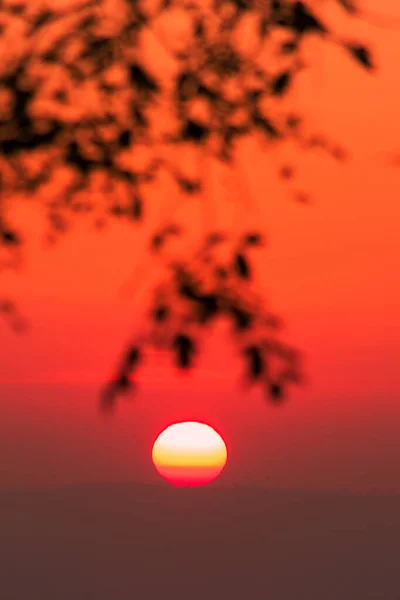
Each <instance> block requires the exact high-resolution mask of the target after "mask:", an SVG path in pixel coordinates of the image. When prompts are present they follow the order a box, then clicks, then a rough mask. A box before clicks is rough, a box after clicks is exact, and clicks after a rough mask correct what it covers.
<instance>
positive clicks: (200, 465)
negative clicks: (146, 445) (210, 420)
mask: <svg viewBox="0 0 400 600" xmlns="http://www.w3.org/2000/svg"><path fill="white" fill-rule="evenodd" d="M152 458H153V463H154V466H155V468H156V469H157V471H158V472H159V474H160V475H161V476H162V477H164V479H166V480H167V481H169V482H170V483H172V484H174V485H180V486H197V485H205V484H207V483H210V482H211V481H213V480H214V479H215V478H216V477H218V475H219V474H220V473H221V471H222V470H223V468H224V467H225V464H226V460H227V451H226V445H225V442H224V440H223V439H222V437H221V436H220V435H219V434H218V433H217V432H216V431H215V430H214V429H213V428H212V427H210V426H209V425H205V424H204V423H197V422H195V421H189V422H185V423H175V424H174V425H170V426H169V427H167V428H166V429H164V431H163V432H162V433H161V434H160V435H159V436H158V438H157V439H156V441H155V442H154V446H153V453H152Z"/></svg>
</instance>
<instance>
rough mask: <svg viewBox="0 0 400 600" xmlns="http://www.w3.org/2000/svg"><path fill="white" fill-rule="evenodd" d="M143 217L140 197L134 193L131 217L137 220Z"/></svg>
mask: <svg viewBox="0 0 400 600" xmlns="http://www.w3.org/2000/svg"><path fill="white" fill-rule="evenodd" d="M142 217H143V203H142V199H141V198H140V197H139V196H137V195H135V196H134V197H133V201H132V218H133V219H134V220H135V221H138V220H139V219H141V218H142Z"/></svg>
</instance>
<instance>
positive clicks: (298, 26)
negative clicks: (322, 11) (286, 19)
mask: <svg viewBox="0 0 400 600" xmlns="http://www.w3.org/2000/svg"><path fill="white" fill-rule="evenodd" d="M291 26H292V28H293V29H294V30H295V31H297V33H300V34H304V33H310V32H315V33H326V31H327V30H326V28H325V26H324V25H323V24H322V23H321V21H319V19H317V17H315V16H314V15H313V14H312V12H311V11H310V10H309V7H308V6H306V5H305V4H304V3H303V2H296V3H295V4H294V5H293V12H292V19H291Z"/></svg>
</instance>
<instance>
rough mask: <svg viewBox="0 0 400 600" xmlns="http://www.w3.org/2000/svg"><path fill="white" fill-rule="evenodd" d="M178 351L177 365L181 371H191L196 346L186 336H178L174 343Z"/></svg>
mask: <svg viewBox="0 0 400 600" xmlns="http://www.w3.org/2000/svg"><path fill="white" fill-rule="evenodd" d="M173 346H174V348H175V351H176V363H177V366H178V367H179V368H181V369H189V368H190V367H191V366H192V364H193V354H194V353H195V350H196V346H195V343H194V341H193V340H192V339H191V338H190V337H189V336H188V335H186V334H178V335H177V336H176V337H175V339H174V342H173Z"/></svg>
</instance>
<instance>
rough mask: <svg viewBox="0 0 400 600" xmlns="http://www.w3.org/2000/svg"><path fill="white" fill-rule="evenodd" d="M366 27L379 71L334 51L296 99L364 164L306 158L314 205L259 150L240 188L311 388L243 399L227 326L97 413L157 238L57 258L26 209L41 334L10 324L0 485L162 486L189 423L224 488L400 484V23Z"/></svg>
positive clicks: (30, 288) (80, 238) (81, 232)
mask: <svg viewBox="0 0 400 600" xmlns="http://www.w3.org/2000/svg"><path fill="white" fill-rule="evenodd" d="M369 5H370V6H371V10H373V11H374V12H375V13H376V12H378V13H379V14H383V9H381V7H380V6H379V5H378V3H377V2H375V3H373V2H370V3H369ZM396 6H397V3H396V2H395V0H391V1H390V2H389V1H388V2H386V3H385V7H384V12H385V14H387V15H389V16H390V15H397V14H398V16H399V19H400V11H399V9H398V8H397V9H396ZM356 32H357V34H358V35H359V36H360V37H361V38H363V39H366V40H370V45H371V46H372V48H373V49H374V51H375V55H376V62H377V65H378V71H377V73H376V74H375V75H369V74H366V73H365V72H364V71H360V70H358V69H357V68H356V67H355V66H354V64H353V63H351V62H350V61H349V60H348V59H347V57H345V56H344V55H342V54H341V53H340V52H339V51H338V50H337V49H335V48H333V49H325V50H324V51H323V52H322V53H321V54H319V55H318V60H317V61H316V64H315V67H314V68H313V69H311V70H310V72H309V74H307V75H305V76H304V77H305V78H304V80H303V81H302V82H301V86H299V90H298V94H299V95H300V101H301V103H302V105H303V106H304V109H305V111H306V112H307V114H308V116H309V120H310V122H311V123H312V125H314V127H315V128H316V129H318V130H319V131H320V132H321V133H327V134H328V135H330V136H332V137H334V139H336V140H337V141H338V142H340V143H342V144H343V145H345V146H346V147H347V148H348V149H349V150H350V152H351V154H352V160H351V161H350V162H349V163H347V164H344V165H340V164H337V163H333V162H332V161H330V160H329V158H327V157H323V156H320V155H318V154H316V155H314V156H312V155H310V156H307V157H301V158H300V159H299V161H298V164H299V181H300V183H301V185H302V186H304V187H305V188H306V189H308V190H309V191H310V192H311V194H312V202H311V204H310V205H305V206H303V205H300V204H298V203H295V202H293V200H292V199H291V197H290V193H286V192H285V188H284V187H282V186H279V185H278V183H277V182H276V181H275V180H274V176H273V171H272V170H271V173H269V171H268V169H267V170H266V167H265V161H266V158H267V157H266V155H263V154H261V153H259V152H256V150H255V149H254V148H253V147H252V145H251V144H249V145H247V146H246V147H244V148H243V155H242V165H243V174H244V173H245V175H243V177H244V179H243V182H244V183H243V184H242V185H243V188H241V189H250V190H251V196H249V201H250V202H254V205H253V211H252V212H251V214H250V216H249V217H248V218H249V222H250V221H251V219H258V218H259V217H260V215H261V216H262V218H263V219H264V221H265V223H266V230H267V232H268V239H269V247H268V249H267V250H266V252H265V254H263V256H262V258H261V259H260V260H259V262H258V265H257V266H258V269H260V271H261V272H262V273H265V277H264V275H263V281H264V282H265V289H266V291H267V292H268V297H269V299H270V301H271V304H272V306H273V308H274V309H275V310H276V311H277V312H278V313H279V314H281V315H283V317H284V319H285V322H286V331H285V336H286V339H287V340H288V341H289V342H290V343H293V344H295V345H296V346H297V347H299V348H300V349H303V350H304V358H305V367H306V373H307V383H306V385H305V386H304V387H302V388H299V389H296V390H292V391H291V393H290V400H289V402H288V404H287V405H285V406H284V407H281V408H279V409H275V408H273V407H271V406H269V405H266V404H265V403H264V400H263V399H262V397H261V395H259V394H258V393H253V392H252V393H250V394H245V393H244V391H243V390H242V389H241V388H240V386H239V387H238V382H239V381H240V367H241V365H240V363H239V362H238V361H237V359H236V358H235V355H234V351H233V349H232V348H230V347H229V346H228V345H227V342H226V339H225V338H224V336H223V335H222V332H216V333H215V334H214V335H213V336H211V335H210V338H209V340H208V343H207V350H206V352H205V356H204V357H203V358H202V359H201V361H200V365H199V369H198V371H197V372H196V373H195V374H194V375H193V376H189V377H188V376H183V377H179V376H178V375H177V374H176V373H175V372H174V371H173V370H172V371H171V369H170V368H169V363H168V357H161V358H160V357H157V358H156V357H153V358H152V359H151V360H150V361H149V364H148V365H146V366H145V368H144V370H143V373H142V377H141V380H140V393H139V395H138V396H137V398H136V399H135V400H133V401H132V402H130V403H128V402H127V403H125V402H121V404H120V405H119V408H118V411H117V414H116V416H115V417H113V418H111V419H104V418H102V417H100V416H99V415H98V412H97V393H98V390H99V386H100V385H101V384H102V383H103V382H104V381H105V380H106V379H107V377H108V376H109V375H110V373H111V372H112V369H113V366H114V361H115V359H116V358H117V357H118V355H119V352H120V350H121V348H122V346H123V343H124V342H125V341H126V340H128V339H129V338H130V335H131V332H132V331H134V328H135V326H136V325H137V323H138V322H140V315H141V310H142V308H143V306H144V304H143V302H142V300H138V301H137V302H136V304H135V301H134V297H133V295H132V293H128V291H127V290H126V288H122V286H123V284H124V283H125V282H126V281H128V280H129V276H130V274H131V273H132V271H133V270H134V269H135V268H136V265H137V264H138V263H140V262H141V261H143V258H142V257H143V255H142V253H141V252H139V248H140V245H141V244H143V241H144V240H145V233H146V232H145V231H144V232H139V233H138V234H137V235H138V237H137V239H136V241H135V242H134V244H135V248H134V252H132V234H131V230H130V229H129V228H128V227H126V226H123V225H115V226H114V227H113V228H111V229H110V230H109V231H106V232H105V233H102V234H97V233H94V232H93V233H90V234H88V231H89V227H88V225H87V224H81V225H79V226H78V225H77V226H76V227H75V229H74V231H73V232H72V233H71V235H69V236H67V237H66V238H65V240H63V241H61V242H60V244H59V245H58V246H56V247H55V248H52V249H51V250H50V249H44V248H43V244H42V242H41V241H40V239H39V236H38V234H39V233H40V224H39V222H38V220H37V219H36V218H35V216H34V212H32V208H30V207H28V208H27V209H26V213H24V215H23V218H26V219H28V218H29V219H31V223H32V231H31V238H28V240H27V243H28V247H29V254H28V256H27V258H26V262H25V265H24V268H23V270H22V271H21V272H20V273H16V274H8V275H6V276H4V278H3V275H2V285H4V288H5V290H6V293H11V294H12V295H13V296H15V297H16V299H17V300H18V302H19V304H20V307H21V310H22V311H23V313H24V314H25V315H26V316H27V317H28V318H29V320H30V321H31V324H32V327H31V331H30V332H29V333H28V334H27V335H24V336H15V334H13V333H12V332H10V331H9V330H8V329H7V327H6V326H5V324H4V323H3V322H0V336H1V340H2V342H3V343H2V350H1V352H2V356H1V361H0V456H1V457H2V458H1V459H0V486H1V487H10V486H26V485H28V486H32V485H33V486H34V485H48V484H62V483H68V482H75V481H78V482H86V481H111V480H113V481H119V480H133V481H139V482H143V481H144V482H147V481H148V482H151V481H155V480H156V478H157V474H156V473H155V472H154V469H153V466H152V464H151V447H152V443H153V442H154V439H155V437H156V435H157V432H159V431H160V430H161V429H162V428H163V427H165V426H167V425H168V424H170V423H172V422H174V421H175V420H192V419H193V420H200V421H204V422H207V423H209V424H210V425H212V426H213V427H216V428H217V430H218V431H221V432H222V433H223V435H224V439H225V440H226V443H227V446H228V453H229V457H230V460H229V465H228V467H227V468H226V470H225V471H224V473H223V474H222V476H221V482H223V481H224V482H225V483H239V482H241V483H246V484H257V485H262V486H268V487H289V488H292V487H296V488H309V489H324V488H330V489H362V490H371V489H378V490H390V489H395V490H397V491H400V469H399V464H400V445H399V443H398V432H399V422H400V403H399V396H400V377H399V371H398V356H399V349H400V348H399V346H400V314H399V307H400V284H399V281H398V276H397V273H398V270H399V264H400V248H399V240H398V230H399V225H398V224H399V217H400V204H399V197H400V167H398V166H397V167H396V166H395V165H394V164H389V163H390V160H391V157H394V156H396V154H397V155H399V156H400V119H399V118H398V106H399V105H400V85H399V79H398V69H397V65H398V61H399V58H400V24H399V31H398V32H397V31H394V30H393V31H391V30H387V29H383V28H381V27H376V26H373V25H371V24H367V23H364V24H363V25H361V26H360V27H359V28H356ZM287 152H288V159H289V160H290V159H291V158H293V157H292V155H291V153H290V149H289V150H288V151H287ZM271 159H272V160H275V159H274V157H273V156H272V155H271ZM392 162H393V161H392ZM223 177H224V176H223V175H222V174H221V175H220V174H215V176H213V179H212V181H213V185H215V188H214V190H213V193H214V194H216V195H218V194H221V190H223V191H224V192H226V190H230V189H232V190H234V189H240V188H238V187H237V185H238V184H237V182H235V180H234V179H232V180H230V181H228V180H226V179H224V178H223ZM219 186H220V187H219ZM221 186H222V187H221ZM229 186H231V187H229ZM224 211H225V212H224ZM244 213H245V214H247V212H246V210H245V209H244ZM229 214H230V213H229ZM227 215H228V209H227V208H226V209H224V210H223V211H222V218H225V217H226V216H227ZM240 215H241V213H239V216H238V217H236V216H235V213H232V215H231V218H240ZM135 235H136V234H135ZM110 248H112V250H111V251H110ZM132 254H133V257H134V260H133V262H130V261H129V260H127V258H126V257H127V256H128V255H132ZM135 261H136V263H135ZM146 265H147V263H143V267H144V269H145V268H146ZM3 282H4V283H3Z"/></svg>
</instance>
